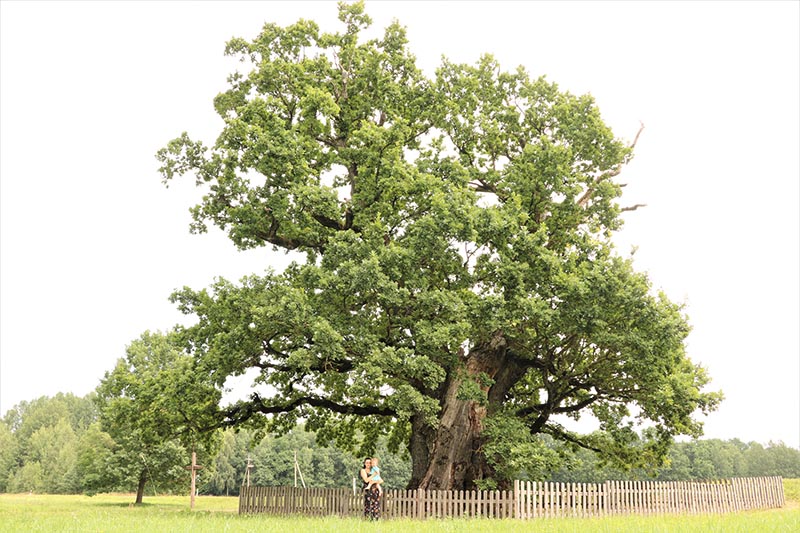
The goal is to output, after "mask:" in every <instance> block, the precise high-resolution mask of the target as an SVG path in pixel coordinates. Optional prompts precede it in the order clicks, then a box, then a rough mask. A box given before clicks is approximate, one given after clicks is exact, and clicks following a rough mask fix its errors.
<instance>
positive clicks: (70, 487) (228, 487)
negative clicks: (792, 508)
mask: <svg viewBox="0 0 800 533" xmlns="http://www.w3.org/2000/svg"><path fill="white" fill-rule="evenodd" d="M220 439H221V442H220V445H219V447H218V450H219V451H218V453H217V454H216V455H215V456H214V457H205V458H204V457H201V458H200V462H201V463H202V464H203V466H204V468H203V470H201V471H200V472H199V475H198V480H199V487H200V493H201V494H213V495H226V494H227V495H236V494H238V491H239V487H240V486H241V485H242V484H243V483H244V482H245V479H246V470H247V468H246V467H247V464H248V460H249V461H250V463H251V464H252V468H251V469H250V474H249V475H250V483H251V484H254V485H294V483H295V476H296V474H295V472H296V470H295V453H296V457H297V465H298V466H299V474H298V475H297V484H298V485H300V484H301V483H302V482H303V481H304V482H305V484H306V486H309V487H348V486H350V485H351V484H352V482H353V477H355V476H356V475H357V472H358V467H359V465H360V461H361V458H356V457H354V456H353V455H352V454H350V453H347V452H343V451H341V450H338V449H336V448H333V447H324V446H321V445H319V444H317V443H316V442H315V437H314V435H313V434H311V433H308V432H305V431H303V430H302V428H297V429H295V430H292V431H291V432H290V433H289V434H287V435H284V436H282V437H274V436H269V435H267V436H265V437H257V433H256V432H254V431H250V430H240V431H238V432H236V431H233V430H226V431H224V432H220ZM118 448H119V447H118V446H117V444H116V443H115V442H114V440H113V439H112V438H111V437H110V436H109V435H108V434H106V433H104V432H103V431H102V430H101V427H100V424H99V421H98V413H97V408H96V406H95V403H94V401H93V394H90V395H88V396H86V397H83V398H79V397H76V396H74V395H72V394H58V395H56V396H55V397H53V398H49V397H42V398H38V399H36V400H33V401H31V402H22V403H20V404H19V405H17V406H15V407H14V408H13V409H11V410H10V411H9V412H8V413H7V414H6V416H5V417H4V418H3V419H2V420H0V492H29V491H31V492H36V493H61V494H75V493H88V494H92V493H96V492H101V491H102V492H115V491H119V492H131V491H135V490H136V483H137V479H136V478H135V477H134V476H133V473H134V472H136V469H135V468H130V463H131V462H135V461H142V462H144V463H145V464H148V465H150V464H152V466H153V468H154V469H157V468H160V469H163V468H164V467H160V466H158V465H159V464H166V463H159V460H158V458H155V457H153V458H148V457H135V458H132V457H130V456H124V454H119V453H117V450H118ZM171 449H172V453H173V454H175V455H178V456H179V459H178V461H177V464H178V465H180V464H181V462H183V463H186V464H188V462H189V456H190V453H191V452H190V450H186V449H184V448H183V447H181V446H180V445H179V444H177V443H175V444H174V446H173V447H172V448H171ZM377 450H378V452H377V454H378V455H379V456H380V457H381V459H382V463H381V466H382V469H383V477H384V479H386V486H387V487H388V488H403V487H405V485H406V483H407V482H408V480H409V479H410V476H411V464H410V459H409V458H408V457H403V456H402V455H400V454H393V453H390V452H389V451H387V449H386V446H385V444H384V443H382V442H381V443H378V446H377ZM173 463H174V461H173ZM136 466H141V465H136ZM173 468H174V473H173V475H172V476H171V477H170V476H158V475H154V476H153V480H154V481H156V480H157V481H156V482H154V483H153V484H152V486H149V488H148V493H150V491H152V492H154V493H158V494H164V493H186V492H188V473H187V472H186V471H185V470H184V469H183V468H182V466H178V467H177V468H175V467H174V464H173ZM655 473H656V477H655V478H654V477H653V476H652V475H649V474H648V473H646V472H643V471H635V470H634V471H627V472H624V471H620V470H616V469H614V468H612V467H609V466H604V465H602V464H600V463H598V461H597V460H596V459H595V456H594V454H593V453H592V452H589V451H587V450H578V451H574V452H573V453H572V454H571V455H569V456H567V457H565V458H564V461H563V466H562V467H561V468H560V469H559V470H556V471H554V472H552V473H551V475H550V477H549V479H546V480H545V481H576V482H599V481H605V480H608V479H660V480H683V479H710V478H728V477H738V476H783V477H785V478H800V450H797V449H794V448H791V447H789V446H786V445H784V444H782V443H770V444H768V445H766V446H764V445H762V444H759V443H756V442H748V443H745V442H742V441H740V440H737V439H733V440H728V441H722V440H717V439H708V440H697V441H692V442H683V443H676V444H675V445H674V446H673V447H672V449H671V451H670V459H669V464H668V465H666V466H664V467H662V468H660V469H657V470H656V472H655ZM300 474H301V475H302V477H301V475H300ZM520 477H522V478H524V477H525V476H524V473H523V474H522V475H521V476H520Z"/></svg>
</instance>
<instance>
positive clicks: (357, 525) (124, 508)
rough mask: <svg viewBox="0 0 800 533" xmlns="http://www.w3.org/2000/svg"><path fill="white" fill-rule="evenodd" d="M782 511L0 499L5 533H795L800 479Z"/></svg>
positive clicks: (125, 497) (799, 525)
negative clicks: (361, 512) (487, 514)
mask: <svg viewBox="0 0 800 533" xmlns="http://www.w3.org/2000/svg"><path fill="white" fill-rule="evenodd" d="M784 490H785V493H786V500H787V504H786V506H785V507H784V508H783V509H776V510H768V511H752V512H745V513H731V514H725V515H700V516H698V515H695V516H652V517H643V516H627V517H606V518H594V519H567V518H553V519H537V520H535V521H521V520H429V521H425V522H415V521H410V520H394V521H382V522H378V523H370V522H364V521H362V520H358V519H352V518H350V519H342V518H336V517H327V518H302V517H295V518H278V517H270V516H239V515H238V514H237V512H236V510H237V506H238V500H237V499H236V498H235V497H230V498H225V497H210V496H205V497H202V496H201V497H198V498H197V500H196V504H195V510H194V511H190V510H189V498H188V496H183V497H177V496H159V497H146V498H145V503H144V505H141V506H137V507H134V506H133V505H131V502H132V501H133V499H134V498H133V496H132V495H130V494H116V495H115V494H105V495H98V496H94V497H88V496H54V495H28V494H0V531H2V532H4V533H5V532H17V531H19V532H33V531H38V532H47V533H50V532H68V531H69V532H72V531H74V532H81V533H83V532H125V533H134V532H147V533H154V532H156V533H160V532H172V531H174V532H183V531H187V532H188V531H191V532H193V533H194V532H209V533H211V532H214V533H216V532H227V531H230V532H242V533H244V532H247V533H251V532H255V531H258V532H274V533H284V532H286V531H291V532H292V533H301V532H305V531H313V532H331V533H361V532H363V533H367V532H369V533H383V532H402V533H420V532H428V531H430V532H447V531H470V532H472V531H478V532H492V533H495V532H497V533H519V532H520V531H536V532H546V533H562V532H563V533H566V532H570V533H573V532H609V533H611V532H614V533H617V532H636V533H642V532H662V531H678V532H681V533H688V532H707V531H718V532H720V533H722V532H725V533H728V532H742V533H744V532H747V533H750V532H761V531H766V532H772V531H774V532H794V531H800V480H797V479H795V480H785V481H784Z"/></svg>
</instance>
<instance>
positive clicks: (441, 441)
mask: <svg viewBox="0 0 800 533" xmlns="http://www.w3.org/2000/svg"><path fill="white" fill-rule="evenodd" d="M464 371H465V373H466V376H477V375H479V374H480V373H482V372H483V373H485V374H486V375H488V376H489V377H490V378H492V379H493V380H494V381H495V383H494V385H492V387H491V388H485V389H484V392H486V393H487V396H488V398H489V402H488V403H485V404H481V403H480V402H477V401H474V400H460V399H458V392H459V388H460V387H461V384H462V382H463V380H464V379H469V378H468V377H465V376H464V375H462V376H461V377H458V376H450V378H449V379H448V381H447V383H446V384H445V387H444V392H443V395H442V398H441V401H440V405H441V407H442V410H441V412H440V415H439V421H438V425H437V426H436V427H431V426H429V425H425V424H424V422H423V421H422V419H421V418H420V417H414V418H412V421H411V442H410V452H411V458H412V471H411V481H410V482H409V487H410V488H423V489H438V490H471V489H474V488H475V482H476V481H477V480H481V479H484V478H486V477H491V476H492V475H493V473H494V472H493V469H492V468H491V466H490V465H489V464H488V463H487V461H486V457H485V456H484V454H483V451H482V444H483V440H482V436H481V432H482V430H483V425H484V420H485V419H486V416H487V414H489V413H490V412H491V411H493V410H494V409H495V408H496V407H497V406H499V405H500V404H501V403H502V401H503V397H504V396H505V393H507V392H508V390H509V389H510V388H511V387H512V386H513V384H514V383H516V382H517V381H518V380H519V379H520V377H521V376H522V375H523V374H524V369H523V367H521V366H520V365H519V364H518V363H517V362H515V361H513V360H512V359H511V358H510V357H509V354H508V350H507V346H506V342H505V339H503V337H502V335H500V334H498V335H496V336H495V337H494V338H493V339H492V340H491V342H489V343H487V344H486V345H485V346H482V347H476V348H475V349H473V350H472V351H471V352H470V354H469V355H468V356H467V358H466V361H465V367H464Z"/></svg>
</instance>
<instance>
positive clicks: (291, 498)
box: [239, 477, 785, 519]
mask: <svg viewBox="0 0 800 533" xmlns="http://www.w3.org/2000/svg"><path fill="white" fill-rule="evenodd" d="M784 503H785V500H784V494H783V481H782V479H781V478H780V477H758V478H733V479H723V480H713V481H606V482H605V483H541V482H529V481H527V482H526V481H515V482H514V490H506V491H501V490H484V491H474V490H473V491H443V490H442V491H440V490H421V489H418V490H386V491H384V497H383V498H382V499H381V515H382V517H383V518H416V519H425V518H477V517H483V518H521V519H533V518H550V517H589V516H608V515H621V514H693V513H726V512H733V511H743V510H749V509H767V508H774V507H783V505H784ZM363 511H364V501H363V494H362V493H361V492H358V493H356V494H354V493H353V491H352V490H350V489H320V488H308V489H302V488H295V487H247V486H243V487H242V488H241V491H240V493H239V513H240V514H256V513H267V514H275V515H290V514H300V515H307V516H327V515H339V516H361V515H363Z"/></svg>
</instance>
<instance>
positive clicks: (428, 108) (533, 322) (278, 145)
mask: <svg viewBox="0 0 800 533" xmlns="http://www.w3.org/2000/svg"><path fill="white" fill-rule="evenodd" d="M339 10H340V19H341V21H342V22H343V24H344V31H343V32H342V33H334V34H332V33H323V32H321V31H320V29H319V28H318V26H317V25H316V24H315V23H313V22H310V21H305V20H301V21H299V22H297V23H296V24H294V25H291V26H288V27H286V28H282V27H279V26H277V25H274V24H266V25H265V26H264V28H263V30H262V32H261V34H260V35H258V36H257V37H256V38H255V39H254V40H252V41H246V40H244V39H238V38H237V39H233V40H231V41H230V42H229V43H228V46H227V49H226V51H227V53H228V54H230V55H234V56H238V57H239V58H240V59H241V60H242V62H243V64H245V65H246V66H247V68H248V69H250V70H249V72H245V73H239V72H236V73H234V74H233V75H231V76H230V78H229V82H230V88H229V89H228V90H227V91H225V92H223V93H221V94H219V95H218V96H217V97H216V98H215V99H214V105H215V108H216V110H217V112H218V113H219V115H220V117H222V119H223V120H224V127H223V128H222V131H221V132H220V134H219V137H218V138H217V140H216V142H215V144H214V145H213V146H212V147H210V148H208V147H206V146H205V145H203V144H202V143H201V142H198V141H194V140H192V139H191V138H190V137H189V136H188V135H187V134H185V133H184V134H183V135H181V136H180V137H178V138H176V139H175V140H173V141H171V142H169V144H168V145H167V146H166V147H165V148H164V149H162V150H161V151H160V152H159V154H158V158H159V159H160V161H161V163H162V166H161V172H162V175H163V178H164V180H165V182H169V180H171V179H173V178H175V177H176V176H178V175H181V174H187V173H189V174H193V175H194V176H195V178H196V180H197V185H198V186H199V187H202V188H203V189H204V190H205V196H204V197H203V200H202V202H201V203H200V204H199V205H197V206H195V207H194V208H193V209H192V216H193V218H194V222H193V224H192V229H193V231H195V232H202V231H205V230H206V228H207V224H208V223H212V224H215V225H217V226H218V227H220V228H222V229H223V230H224V231H226V232H227V233H228V235H229V237H230V238H231V240H232V241H233V243H234V244H235V245H236V246H237V247H239V248H241V249H246V248H253V247H259V246H270V247H272V248H273V249H282V250H295V251H299V252H303V253H304V254H305V261H304V262H297V263H293V264H292V265H291V266H290V267H288V268H287V269H286V270H285V271H284V272H282V273H271V272H270V273H267V274H266V275H264V276H255V275H254V276H249V277H246V278H245V279H243V280H241V283H239V284H234V283H231V282H228V281H226V280H223V279H221V280H218V281H217V282H216V283H214V284H213V285H212V286H211V288H210V289H204V290H193V289H190V288H184V289H183V290H180V291H178V292H176V293H175V294H174V295H173V299H174V301H175V302H176V303H177V304H178V306H179V307H180V309H181V310H182V311H183V312H185V313H187V314H193V315H196V317H197V323H196V325H194V326H191V327H187V328H184V329H182V330H181V335H182V336H183V339H184V342H185V344H184V347H185V349H186V350H187V352H188V353H190V354H192V355H193V357H194V358H195V359H194V360H195V362H196V363H195V364H196V365H198V367H199V368H202V369H204V370H205V372H206V373H207V374H208V375H210V376H211V379H212V380H213V382H214V384H215V386H216V387H217V389H220V388H222V387H223V386H224V382H225V380H226V379H227V378H228V377H229V376H233V375H241V374H243V373H244V372H246V371H248V370H250V369H257V370H258V371H259V377H258V380H257V381H258V382H259V383H261V384H264V385H268V386H269V387H268V390H270V391H272V392H271V393H270V394H263V393H262V394H259V393H253V394H252V395H251V396H250V397H249V398H247V399H245V400H242V401H240V402H238V403H236V404H235V405H232V406H229V407H226V408H224V409H221V410H220V413H219V421H218V424H219V425H237V424H242V423H244V422H246V421H247V422H250V423H253V422H261V423H264V424H266V425H267V427H268V429H270V430H275V431H281V430H286V429H288V428H291V427H294V425H295V423H296V422H297V421H298V420H299V419H301V418H302V419H304V420H305V421H306V427H307V428H308V429H310V430H314V431H316V432H317V434H318V437H319V438H320V439H322V440H328V441H331V440H332V441H335V442H336V443H338V444H339V445H341V446H347V447H350V448H357V447H358V446H359V445H360V446H361V448H362V450H363V451H367V450H369V449H370V447H371V446H373V445H374V442H376V440H377V436H379V435H381V434H388V436H389V442H390V443H392V444H394V445H395V446H401V447H404V448H405V449H407V450H408V452H409V453H410V455H411V458H412V475H411V481H410V483H409V486H410V487H412V488H414V487H422V488H430V489H469V488H473V487H474V486H475V485H476V484H481V483H486V482H499V483H503V482H504V481H506V480H507V479H508V477H509V476H511V475H513V472H511V471H509V469H508V468H504V467H503V468H498V466H503V463H504V462H506V461H508V460H509V457H508V456H504V454H506V453H509V452H510V453H515V454H517V457H514V459H515V460H517V461H518V464H520V465H525V464H527V465H528V466H529V467H531V468H534V469H535V464H534V463H536V462H537V461H538V462H539V463H541V464H544V463H542V461H548V460H549V459H548V458H547V456H546V454H544V453H543V446H542V444H541V442H539V440H538V436H539V435H541V434H547V435H550V436H552V437H553V438H554V439H556V440H558V441H562V442H564V443H567V444H569V445H571V446H578V447H583V448H586V449H591V450H594V451H595V452H596V453H598V454H600V455H601V456H603V457H605V458H606V459H608V460H610V461H613V462H616V464H620V465H627V466H640V465H644V464H651V465H654V464H658V463H659V462H660V460H661V459H662V458H663V457H664V456H665V454H666V452H667V449H668V446H669V444H670V443H671V442H672V439H673V437H674V436H675V435H682V434H683V435H691V436H698V435H700V434H701V433H702V430H701V428H702V424H701V423H700V422H698V421H697V420H696V419H695V418H694V415H695V413H697V412H698V411H700V412H708V411H710V410H713V409H715V408H716V406H717V404H718V402H719V401H720V399H721V395H720V394H719V393H713V392H703V390H702V389H703V387H704V386H705V385H706V384H707V382H708V377H707V376H706V373H705V372H704V370H703V369H702V368H700V367H699V366H697V365H695V364H693V363H692V362H691V361H690V360H689V358H688V357H687V356H686V353H685V350H684V340H685V338H686V335H687V334H688V332H689V326H688V324H687V320H686V317H685V316H684V315H683V313H682V310H681V307H680V306H679V305H676V304H674V303H672V302H670V301H669V300H668V299H667V298H666V296H664V295H663V294H658V295H654V294H652V290H651V287H650V283H649V281H648V279H647V277H646V276H645V275H644V274H641V273H637V272H635V271H634V270H633V267H632V264H631V260H630V259H624V258H621V257H619V256H617V255H616V254H615V252H614V250H613V247H612V244H611V242H610V236H611V234H612V232H613V231H614V230H617V229H618V228H619V227H620V226H621V223H622V222H621V219H620V213H621V212H622V211H624V210H625V209H626V208H624V207H621V206H620V205H619V204H618V198H619V197H620V195H621V186H620V184H619V183H618V182H617V181H615V180H616V178H617V176H618V175H619V174H620V173H621V172H622V169H623V167H624V165H625V164H626V163H627V162H628V161H629V160H630V158H631V156H632V149H633V144H634V143H632V144H626V143H624V142H622V141H620V140H618V139H616V138H615V137H614V136H613V134H612V132H611V131H610V129H609V128H608V127H607V126H606V125H605V124H604V123H603V121H602V119H601V117H600V113H599V111H598V109H597V107H596V106H595V104H594V101H593V100H592V98H591V97H589V96H580V97H576V96H573V95H571V94H569V93H565V92H562V91H560V90H559V89H558V87H557V86H556V85H555V84H554V83H550V82H548V81H546V80H545V79H544V78H539V79H531V78H530V77H529V75H528V74H527V73H526V72H525V71H524V70H523V69H522V68H519V69H517V70H516V71H513V72H504V71H502V70H501V69H500V67H499V65H498V64H497V62H496V61H495V60H494V59H493V58H492V57H491V56H484V57H482V58H481V59H480V60H479V61H478V62H477V63H476V64H475V65H462V64H454V63H451V62H449V61H446V60H445V61H443V63H442V65H441V67H440V68H439V69H438V70H437V72H436V75H435V77H434V78H428V77H426V76H425V75H423V73H422V72H421V71H420V70H419V69H418V68H417V67H416V65H415V62H414V57H413V56H412V55H411V54H410V52H409V51H408V48H407V41H406V34H405V31H404V29H403V28H402V27H401V26H400V25H399V24H398V23H393V24H391V25H390V26H389V27H387V28H386V30H385V32H384V34H383V36H382V37H380V38H376V39H372V40H368V41H365V40H363V39H362V38H361V36H360V34H361V31H362V30H364V29H365V28H367V27H368V26H369V24H370V19H369V17H368V16H367V15H366V14H365V13H364V6H363V4H362V3H355V4H350V5H348V4H340V7H339ZM585 413H591V414H593V415H594V416H595V417H596V418H597V420H599V422H600V431H598V432H594V433H592V434H589V435H581V434H578V433H575V432H573V431H570V430H568V429H567V428H565V427H564V426H563V425H562V424H561V423H560V422H559V417H564V416H568V417H573V418H579V417H580V416H582V415H583V414H585ZM640 425H648V426H651V427H652V428H653V430H652V432H651V433H650V435H651V436H652V438H650V439H648V440H647V441H646V443H645V444H644V445H640V446H636V447H635V448H634V447H632V446H631V445H632V443H634V442H636V441H637V436H636V432H635V429H636V428H637V427H638V426H640ZM515 443H517V444H518V445H515ZM526 458H527V460H528V462H527V463H526V462H525V461H526Z"/></svg>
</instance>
